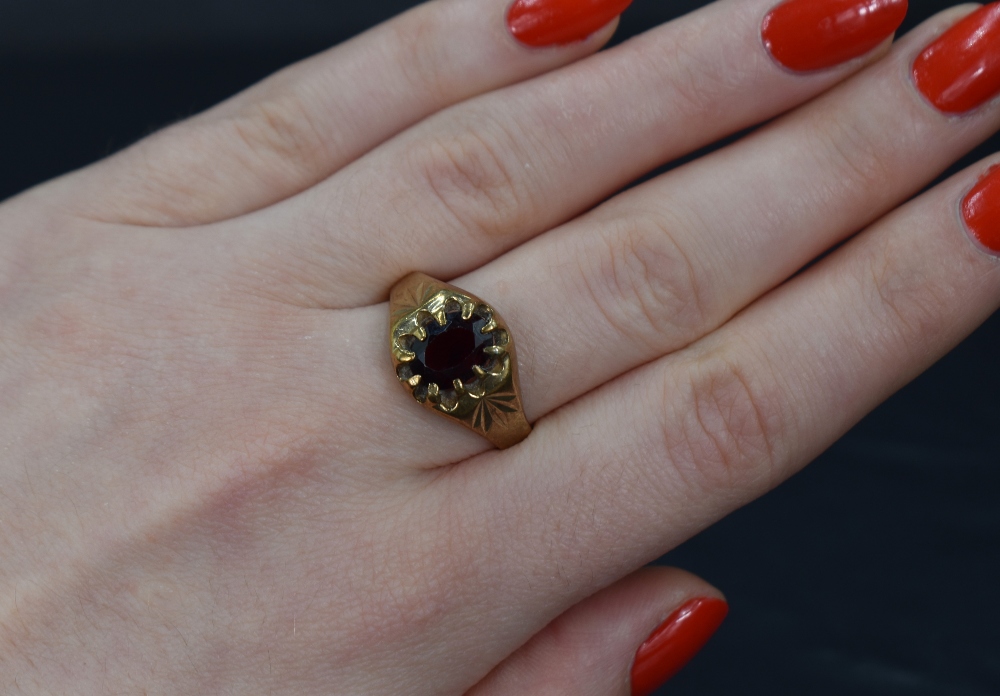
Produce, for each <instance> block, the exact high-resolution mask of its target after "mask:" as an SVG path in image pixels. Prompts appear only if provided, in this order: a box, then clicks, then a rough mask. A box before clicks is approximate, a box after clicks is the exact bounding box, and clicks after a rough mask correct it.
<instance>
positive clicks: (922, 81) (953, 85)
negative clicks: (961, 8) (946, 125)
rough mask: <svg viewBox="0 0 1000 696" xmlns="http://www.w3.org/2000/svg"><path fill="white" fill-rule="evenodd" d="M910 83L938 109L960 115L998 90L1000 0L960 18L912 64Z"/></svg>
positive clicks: (999, 84) (991, 96)
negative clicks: (911, 81)
mask: <svg viewBox="0 0 1000 696" xmlns="http://www.w3.org/2000/svg"><path fill="white" fill-rule="evenodd" d="M913 82H914V84H916V86H917V89H919V90H920V91H921V92H922V93H923V95H924V96H925V97H927V99H928V101H930V103H931V104H933V105H934V106H935V107H937V108H938V109H939V110H940V111H943V112H945V113H949V114H961V113H965V112H966V111H971V110H972V109H975V108H976V107H977V106H980V105H981V104H984V103H985V102H987V101H989V100H990V99H992V98H993V97H994V96H996V95H997V93H998V92H1000V3H996V2H995V3H992V4H990V5H985V6H983V7H980V8H979V9H978V10H976V11H975V12H973V13H972V14H970V15H969V16H967V17H965V18H964V19H962V20H961V21H960V22H958V23H957V24H956V25H955V26H953V27H952V28H951V29H949V30H948V31H946V32H945V33H944V34H943V35H942V36H941V38H939V39H938V40H937V41H935V42H934V43H932V44H931V45H930V46H928V47H927V48H925V49H924V51H923V53H921V54H920V55H919V56H917V60H916V61H915V62H914V63H913Z"/></svg>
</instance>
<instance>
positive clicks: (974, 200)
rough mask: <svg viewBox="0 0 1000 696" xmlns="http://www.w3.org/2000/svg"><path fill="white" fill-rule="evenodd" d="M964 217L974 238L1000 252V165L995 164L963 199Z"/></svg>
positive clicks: (987, 247)
mask: <svg viewBox="0 0 1000 696" xmlns="http://www.w3.org/2000/svg"><path fill="white" fill-rule="evenodd" d="M962 217H963V218H965V226H966V227H968V228H969V232H970V233H971V234H972V237H973V239H975V240H976V241H977V242H979V243H980V244H982V245H983V247H984V248H985V249H987V250H988V251H991V252H993V253H994V254H1000V165H993V166H992V167H990V168H989V169H988V170H986V173H985V174H983V177H982V178H981V179H980V180H979V183H977V184H976V185H975V187H974V188H973V189H972V190H971V191H969V195H967V196H966V197H965V199H964V200H963V201H962Z"/></svg>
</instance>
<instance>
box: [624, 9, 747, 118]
mask: <svg viewBox="0 0 1000 696" xmlns="http://www.w3.org/2000/svg"><path fill="white" fill-rule="evenodd" d="M682 28H683V31H679V33H671V34H670V35H668V36H666V37H664V39H661V40H659V41H657V42H656V43H654V44H652V46H653V48H654V50H647V51H641V52H636V55H635V59H634V61H633V62H634V63H635V65H637V66H638V67H637V68H636V69H637V70H638V77H639V79H640V80H641V82H642V84H647V85H648V84H650V83H651V79H650V78H651V76H660V78H659V80H657V81H658V82H660V83H661V84H662V85H663V87H664V88H665V89H666V90H668V93H669V94H670V99H669V101H668V103H669V104H670V108H671V110H673V111H675V112H676V113H678V114H680V115H681V116H684V117H695V118H697V119H698V120H699V122H704V123H709V122H714V121H715V120H717V119H718V118H720V117H727V116H726V112H727V111H728V110H729V104H730V100H729V97H730V96H731V95H732V94H733V93H734V90H739V91H742V90H744V89H745V86H746V84H747V82H748V81H749V79H750V78H751V76H750V75H748V69H749V70H756V67H755V66H753V65H751V66H748V64H747V61H746V53H745V50H743V42H742V41H741V40H740V38H741V37H738V36H737V37H734V41H732V42H722V43H720V42H718V41H714V40H713V41H711V42H710V44H711V45H712V46H713V47H714V49H715V50H714V51H713V53H712V55H711V60H706V56H705V55H704V54H703V52H699V50H698V47H701V46H705V45H706V42H705V38H704V35H705V34H706V33H707V32H709V31H712V32H715V31H717V27H710V26H709V25H708V24H705V23H694V22H689V23H685V24H684V25H683V26H682V27H681V26H679V27H677V30H681V29H682ZM727 118H728V117H727Z"/></svg>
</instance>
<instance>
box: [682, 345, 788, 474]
mask: <svg viewBox="0 0 1000 696" xmlns="http://www.w3.org/2000/svg"><path fill="white" fill-rule="evenodd" d="M755 367H756V366H755ZM756 374H757V375H758V376H756V377H754V376H751V373H750V371H749V370H748V369H747V368H746V367H744V366H743V365H742V364H740V363H739V362H737V361H736V360H734V359H732V358H729V357H726V356H725V355H722V354H719V353H716V354H711V355H708V356H702V357H700V358H696V359H695V360H694V361H693V362H692V363H691V365H690V366H689V369H688V370H687V372H686V377H685V378H684V379H683V380H682V381H681V382H680V383H679V384H678V383H677V382H675V381H673V380H671V381H670V382H669V384H668V385H666V387H667V389H666V392H667V393H666V394H665V395H664V398H665V399H666V400H667V403H668V404H671V405H672V406H670V407H668V409H667V411H666V412H667V418H666V421H665V423H664V426H663V429H664V434H663V438H664V443H665V448H666V451H667V453H668V456H669V457H670V460H671V461H672V462H673V463H674V466H675V467H676V469H677V471H678V473H679V474H680V475H681V476H682V478H683V479H684V480H685V482H686V483H687V484H688V485H689V486H691V487H694V488H695V489H697V490H720V489H721V490H729V489H747V488H750V489H754V490H758V489H760V488H761V485H760V484H761V482H762V481H763V482H769V481H772V480H773V479H774V471H775V468H776V466H777V458H778V454H777V450H776V447H777V446H778V443H779V442H780V439H781V438H783V437H784V436H785V432H784V431H785V430H786V429H787V426H786V420H785V418H784V417H783V409H782V403H783V401H782V395H781V393H780V391H779V390H778V389H776V388H773V387H770V388H768V387H767V386H766V385H767V383H766V382H765V381H764V380H763V379H761V377H760V376H759V372H757V373H756ZM771 384H773V382H771Z"/></svg>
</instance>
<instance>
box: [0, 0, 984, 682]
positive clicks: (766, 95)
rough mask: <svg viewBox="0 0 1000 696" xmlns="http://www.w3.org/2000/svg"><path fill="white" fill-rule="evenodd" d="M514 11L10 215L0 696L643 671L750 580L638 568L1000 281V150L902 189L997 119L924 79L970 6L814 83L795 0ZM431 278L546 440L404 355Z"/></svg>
mask: <svg viewBox="0 0 1000 696" xmlns="http://www.w3.org/2000/svg"><path fill="white" fill-rule="evenodd" d="M507 4H508V3H506V2H505V1H494V0H436V1H435V2H431V3H428V4H426V5H423V6H421V7H419V8H417V9H416V10H414V11H411V12H409V13H407V14H405V15H402V16H400V17H398V18H396V19H394V20H392V21H391V22H390V23H388V24H386V25H383V26H381V27H378V28H376V29H374V30H372V31H371V32H368V33H367V34H364V35H362V36H360V37H358V38H356V39H354V40H352V41H350V42H348V43H346V44H344V45H341V46H339V47H337V48H335V49H333V50H331V51H329V52H327V53H325V54H323V55H320V56H317V57H315V58H313V59H311V60H309V61H306V62H304V63H302V64H299V65H296V66H293V67H291V68H289V69H288V70H286V71H284V72H282V73H279V74H278V75H276V76H274V77H272V78H270V79H268V80H267V81H265V82H263V83H262V84H260V85H258V86H256V87H254V88H252V89H250V90H249V91H247V92H245V93H243V94H241V95H239V96H237V97H235V98H233V99H232V100H230V101H228V102H226V103H224V104H222V105H220V106H219V107H217V108H215V109H213V110H211V111H209V112H207V113H205V114H203V115H200V116H198V117H195V118H193V119H191V120H190V121H187V122H184V123H180V124H178V125H175V126H172V127H170V128H168V129H166V130H164V131H162V132H160V133H157V134H155V135H154V136H152V137H150V138H148V139H147V140H145V141H142V142H140V143H138V144H136V145H135V146H133V147H131V148H129V149H127V150H125V151H123V152H121V153H119V154H117V155H115V156H113V157H111V158H110V159H108V160H105V161H102V162H99V163H97V164H95V165H93V166H91V167H89V168H87V169H85V170H82V171H79V172H76V173H73V174H70V175H67V176H65V177H63V178H61V179H58V180H55V181H52V182H49V183H47V184H44V185H42V186H40V187H37V188H35V189H33V190H31V191H28V192H26V193H24V194H22V195H21V196H19V197H17V198H14V199H12V200H9V201H7V202H5V203H4V204H3V205H2V206H0V229H2V231H3V234H2V238H0V244H2V252H0V316H2V317H3V321H2V323H0V356H2V359H0V385H2V388H0V408H2V415H0V446H2V453H3V457H2V461H0V646H2V647H0V691H2V692H3V693H5V694H32V695H37V694H68V693H73V694H78V695H80V696H84V695H87V694H109V693H115V694H141V693H148V694H227V695H228V694H232V695H237V694H269V693H273V694H287V695H290V696H303V695H313V694H338V695H339V694H352V695H354V694H356V695H361V694H427V695H431V694H433V695H435V696H440V695H447V694H454V695H455V696H458V695H460V694H466V693H468V694H472V695H473V696H486V695H490V696H494V695H498V696H504V695H507V694H510V695H513V694H546V695H549V694H551V695H554V696H555V695H563V694H565V695H566V696H569V695H570V694H573V695H581V694H582V695H584V696H590V695H593V696H611V695H614V696H619V695H621V696H624V695H626V694H628V693H629V685H628V671H629V665H630V661H631V660H632V657H633V655H634V654H635V650H636V648H637V647H638V645H639V644H640V643H641V642H642V641H643V639H644V638H645V637H646V636H647V635H648V633H649V632H650V631H651V630H652V629H653V628H654V627H655V626H656V625H657V624H658V623H659V622H660V621H662V620H663V619H664V618H665V617H666V616H667V615H668V614H670V612H671V611H672V610H673V609H674V608H676V607H678V606H680V605H681V604H683V603H684V602H685V601H686V600H688V599H690V598H693V597H704V596H720V595H719V592H718V591H717V590H715V589H714V588H712V587H710V586H709V585H707V584H706V583H705V582H704V581H702V580H699V579H698V578H695V577H693V576H691V575H689V574H687V573H684V572H682V571H679V570H670V569H655V570H649V569H647V570H640V569H641V568H642V566H643V565H644V564H646V563H648V562H649V561H651V560H653V559H655V558H657V557H658V556H660V555H662V554H663V553H665V552H666V551H668V550H669V549H671V548H673V547H674V546H676V545H677V544H679V543H680V542H682V541H683V540H685V539H687V538H689V537H691V536H692V535H694V534H696V533H697V532H698V531H699V530H701V529H703V528H704V527H706V526H707V525H710V524H711V523H712V522H714V521H716V520H718V519H720V518H721V517H723V516H725V515H726V514H728V513H729V512H731V511H732V510H734V509H735V508H737V507H739V506H740V505H742V504H744V503H746V502H748V501H750V500H752V499H753V498H755V497H757V496H759V495H761V494H763V493H765V492H766V491H767V490H769V489H770V488H772V487H774V486H775V485H777V484H778V483H780V482H781V481H782V480H783V479H785V478H786V477H788V476H790V475H791V474H792V473H794V472H795V471H797V470H798V469H799V468H801V467H802V466H804V465H805V464H807V463H808V462H809V461H810V460H811V459H812V458H813V457H815V456H816V455H817V454H818V453H819V452H821V451H822V450H823V449H824V448H826V447H827V446H828V445H829V444H831V443H832V442H833V441H834V440H835V439H836V438H837V437H839V436H840V435H841V434H843V433H844V432H845V431H846V430H847V429H848V428H849V427H850V426H851V425H852V424H854V423H855V422H857V420H858V419H860V418H861V417H862V416H863V415H864V414H865V413H867V412H868V411H869V410H871V409H872V408H873V407H874V406H875V405H877V404H878V403H880V402H881V401H882V400H884V399H885V398H886V397H887V396H889V395H890V394H891V393H892V392H894V391H895V390H896V389H898V388H899V387H900V386H902V385H903V384H905V383H906V382H907V381H908V380H910V379H912V378H913V377H915V376H916V375H917V374H919V373H920V372H921V371H922V370H924V369H925V368H926V367H928V366H929V365H930V364H931V363H932V362H933V361H934V360H936V359H937V358H939V357H940V356H942V355H943V354H944V353H945V352H947V351H948V350H949V349H950V348H952V347H953V346H954V345H955V344H956V343H958V342H959V341H960V340H961V339H962V338H963V337H964V336H966V335H967V334H968V333H969V332H970V331H972V330H973V329H974V328H975V327H976V326H977V325H979V324H980V323H981V322H982V321H983V320H985V318H986V317H988V316H989V315H990V313H992V312H993V311H994V310H995V309H996V308H997V306H998V304H1000V265H998V263H997V260H996V259H995V258H993V257H991V256H989V255H988V254H986V253H984V252H983V251H982V250H981V249H980V248H978V247H977V246H976V245H974V244H973V243H972V242H971V241H970V240H969V238H968V235H967V233H966V232H965V230H964V229H963V227H962V223H961V218H960V216H959V215H958V212H957V211H958V201H960V200H961V198H962V196H963V195H964V193H965V192H966V191H968V190H969V189H970V188H971V187H972V186H973V184H974V183H975V181H976V179H977V177H978V176H980V175H981V174H982V173H983V172H984V171H985V170H986V169H987V167H988V166H989V165H990V164H991V162H981V163H979V164H977V165H975V166H973V167H971V168H970V169H968V170H966V171H964V172H962V173H960V174H958V175H957V176H955V177H953V178H952V179H950V180H948V181H946V182H945V183H943V184H941V185H939V186H937V187H935V188H933V189H931V190H930V191H928V192H926V193H924V194H922V195H920V196H919V197H918V198H916V199H914V200H912V201H911V202H908V203H905V204H904V201H905V200H906V199H908V198H909V197H911V196H912V195H914V194H915V193H916V192H918V191H919V190H920V189H921V188H922V187H923V186H925V185H926V184H927V183H928V182H929V181H931V180H932V179H933V178H934V177H935V176H936V175H937V174H939V173H940V172H941V171H942V170H943V169H945V168H946V167H947V166H948V165H949V164H950V163H952V162H953V161H954V160H956V159H957V158H958V157H959V156H961V155H962V154H964V153H965V152H967V151H968V150H970V149H971V148H973V147H974V146H975V145H976V144H978V143H979V142H981V141H982V140H984V139H985V138H986V137H988V136H989V135H991V134H992V133H993V131H994V130H995V129H996V128H997V126H998V125H1000V105H998V104H997V103H995V102H994V103H992V104H989V105H987V106H985V107H983V108H981V109H979V110H977V111H976V112H975V113H973V114H970V115H966V116H964V117H961V118H954V117H946V116H944V115H942V114H940V113H938V112H937V111H935V110H934V109H933V108H932V107H931V106H930V105H929V104H928V103H927V102H926V101H924V100H923V99H922V98H921V96H920V95H919V94H918V93H917V91H916V90H915V89H914V88H913V86H912V84H911V83H910V80H909V77H908V70H907V68H908V66H909V65H910V64H911V63H912V60H913V58H914V57H915V56H916V54H917V53H918V52H919V51H920V50H921V49H922V48H923V47H924V46H926V45H927V43H929V42H930V41H931V40H932V39H933V38H934V37H936V36H937V35H939V34H940V33H941V32H942V31H943V30H944V29H946V28H947V27H948V26H950V25H951V24H953V23H954V22H955V21H956V20H957V19H958V18H960V17H961V16H964V14H966V13H967V12H969V11H970V9H971V7H970V6H963V7H959V8H955V9H953V10H950V11H948V12H946V13H944V14H942V15H939V16H937V17H935V18H933V19H932V20H930V21H929V22H927V23H926V24H924V25H922V26H920V27H918V28H917V29H916V30H914V31H913V32H911V33H909V34H908V35H907V36H906V37H904V39H903V40H901V41H900V42H898V43H897V44H895V45H894V46H890V45H888V44H886V45H883V46H882V47H881V48H879V49H878V50H876V51H875V52H874V53H872V54H871V55H869V56H866V57H864V58H861V59H858V60H856V61H853V62H850V63H848V64H845V65H843V66H840V67H837V68H834V69H830V70H824V71H820V72H817V73H812V74H809V75H795V74H792V73H790V72H789V71H786V70H783V69H781V68H779V67H778V66H777V65H775V64H774V63H773V62H772V61H771V59H770V58H769V57H768V55H767V54H766V52H765V51H764V50H763V48H762V47H761V44H760V40H759V34H758V27H759V23H760V20H761V18H762V17H763V15H764V13H765V12H766V11H767V10H768V9H769V8H770V7H771V6H772V5H773V2H772V0H722V1H720V2H717V3H715V4H713V5H709V6H707V7H705V8H704V9H702V10H699V11H698V12H696V13H694V14H692V15H689V16H687V17H685V18H682V19H680V20H677V21H675V22H672V23H670V24H667V25H664V26H662V27H659V28H657V29H655V30H653V31H651V32H649V33H647V34H645V35H643V36H640V37H638V38H636V39H634V40H632V41H629V42H626V43H625V44H623V45H621V46H619V47H616V48H615V49H613V50H611V51H607V52H602V53H599V54H597V55H592V54H594V53H595V52H596V51H597V49H598V48H600V46H602V45H603V44H604V43H605V42H606V41H607V39H608V38H610V36H611V33H612V32H613V29H614V26H609V27H607V28H606V29H604V30H602V31H601V32H599V33H598V34H597V35H595V36H593V37H591V38H590V39H588V40H587V41H585V42H582V43H578V44H574V45H571V46H566V47H560V48H551V49H544V50H537V49H527V48H525V47H522V46H520V45H518V44H517V43H516V42H515V41H514V40H513V39H512V38H511V37H510V36H509V35H508V33H507V31H506V28H505V25H504V21H503V19H504V11H505V9H506V6H507ZM785 112H787V113H785ZM781 114H784V115H781ZM775 117H777V118H776V120H774V121H773V122H772V123H770V124H769V125H768V126H767V127H765V128H763V129H761V130H759V131H757V132H755V133H754V134H753V135H751V136H749V137H748V138H746V139H744V140H742V141H740V142H738V143H736V144H734V145H730V146H728V147H726V148H723V149H721V150H719V151H718V152H716V153H715V154H712V155H709V156H707V157H703V158H701V159H698V160H695V161H694V162H692V163H690V164H688V165H685V166H683V167H680V168H678V169H675V170H673V171H672V172H670V173H669V174H667V175H664V176H662V177H659V178H656V179H653V180H651V181H649V182H647V183H645V184H643V185H641V186H639V187H636V188H633V189H630V190H628V191H627V192H625V193H620V194H618V195H615V196H613V197H611V198H610V199H609V196H611V194H613V193H614V192H615V191H617V190H619V189H621V187H622V186H624V185H625V184H626V183H628V182H629V181H630V180H632V179H634V178H636V177H638V176H641V175H642V174H643V173H645V172H647V171H649V170H650V169H652V168H655V167H656V166H658V165H660V164H663V163H665V162H668V161H670V160H672V159H675V158H677V157H679V156H682V155H684V154H685V153H688V152H691V151H693V150H695V149H698V148H699V147H701V146H704V145H706V144H708V143H711V142H713V141H715V140H717V139H719V138H721V137H723V136H725V135H727V134H729V133H732V132H735V131H738V130H740V129H743V128H746V127H748V126H751V125H753V124H756V123H760V122H763V121H767V120H770V119H773V118H775ZM602 201H605V202H603V203H602ZM595 206H596V207H595ZM859 230H860V232H859ZM856 233H857V234H856ZM852 237H853V238H852ZM848 238H851V239H850V241H848V242H847V243H846V244H845V245H844V246H842V247H840V248H838V249H836V250H835V251H834V252H833V253H832V254H830V255H828V256H826V257H825V258H823V259H822V260H821V261H819V262H818V263H816V264H815V265H812V266H811V267H810V268H809V269H808V270H806V271H805V272H803V273H800V274H797V272H798V271H799V270H800V269H802V268H803V267H804V266H806V265H808V264H810V262H811V261H813V260H814V259H815V258H816V257H817V256H819V255H822V254H823V253H824V252H826V251H828V250H829V249H830V248H831V247H834V246H835V245H837V244H839V243H840V242H842V241H844V240H846V239H848ZM413 270H420V271H424V272H426V273H429V274H431V275H433V276H435V277H438V278H442V279H445V280H450V281H453V282H454V283H455V284H456V285H458V286H459V287H462V288H465V289H467V290H468V291H470V292H472V293H475V294H477V295H479V296H481V297H483V298H485V299H487V300H489V301H490V302H491V303H492V304H493V305H494V306H496V307H497V309H498V310H499V311H500V312H501V313H502V314H503V316H504V318H505V319H506V320H507V322H508V324H509V325H510V327H511V329H512V331H513V333H514V336H515V339H516V341H517V345H518V355H519V358H520V365H521V368H520V374H521V384H522V393H523V398H524V403H525V405H526V409H527V415H528V418H529V420H531V421H532V422H533V423H534V424H535V430H534V432H533V433H532V435H531V436H530V437H529V438H528V439H527V440H526V441H524V442H523V443H521V444H520V445H518V446H516V447H514V448H512V449H510V450H506V451H502V452H501V451H496V450H492V449H491V448H490V446H489V443H487V442H486V441H484V440H482V439H480V438H478V437H477V436H476V435H474V434H473V433H471V432H468V431H465V430H463V429H462V428H460V427H459V426H456V425H454V424H452V423H449V422H446V421H444V420H443V419H438V418H435V416H434V415H433V414H431V413H429V412H427V411H425V410H424V409H422V408H420V407H418V405H417V404H415V403H414V402H413V400H412V399H411V397H410V396H409V394H408V393H407V392H406V390H404V389H403V388H401V386H400V385H399V384H398V382H397V381H396V379H395V376H394V374H393V372H392V369H391V362H390V360H389V356H388V347H387V307H386V304H385V300H386V298H387V296H388V291H389V288H390V287H391V286H392V285H393V283H394V282H395V281H396V280H398V279H399V278H400V277H402V276H403V275H405V274H406V273H408V272H410V271H413ZM792 276H795V277H794V278H793V277H792Z"/></svg>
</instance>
